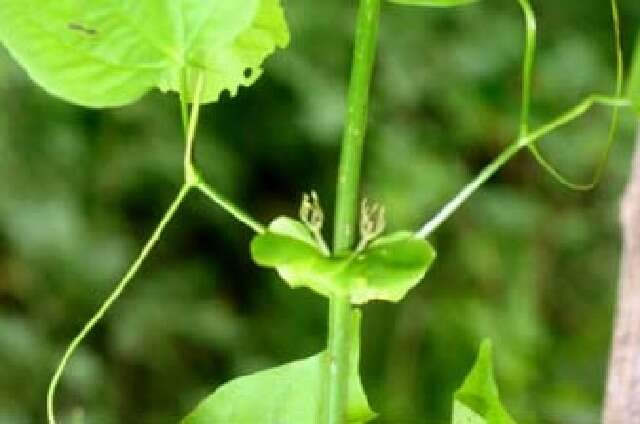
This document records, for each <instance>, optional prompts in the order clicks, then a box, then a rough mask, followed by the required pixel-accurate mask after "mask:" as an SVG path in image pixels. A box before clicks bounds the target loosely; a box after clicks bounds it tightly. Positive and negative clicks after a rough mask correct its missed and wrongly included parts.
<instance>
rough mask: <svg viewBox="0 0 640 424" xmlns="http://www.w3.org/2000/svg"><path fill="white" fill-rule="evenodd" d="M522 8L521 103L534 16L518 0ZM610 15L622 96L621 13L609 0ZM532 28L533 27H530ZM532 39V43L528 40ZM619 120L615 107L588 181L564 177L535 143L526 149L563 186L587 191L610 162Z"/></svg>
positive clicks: (617, 93)
mask: <svg viewBox="0 0 640 424" xmlns="http://www.w3.org/2000/svg"><path fill="white" fill-rule="evenodd" d="M518 2H519V3H520V6H521V7H522V10H523V12H524V14H525V19H526V21H527V46H526V48H525V65H524V83H523V105H524V104H526V102H528V100H526V101H525V98H528V97H529V95H530V94H529V93H530V79H531V74H532V67H533V55H534V48H535V15H534V13H533V9H532V8H531V6H530V4H529V2H528V0H518ZM611 14H612V19H613V30H614V39H615V42H614V44H615V54H616V89H615V96H616V97H620V96H621V95H622V88H623V80H624V62H623V58H622V45H621V37H620V14H619V12H618V4H617V1H616V0H611ZM531 21H533V27H532V26H531V25H530V22H531ZM532 28H533V30H532ZM531 39H533V42H532V41H531ZM526 110H527V112H526V113H527V114H528V105H527V106H526ZM524 111H525V106H523V115H524V113H525V112H524ZM523 119H524V122H525V127H524V128H525V130H526V122H527V119H528V118H523ZM618 121H619V109H618V107H616V106H614V109H613V112H612V116H611V124H610V126H609V133H608V136H607V144H606V146H605V149H604V152H603V154H602V159H600V161H599V163H598V166H597V168H596V171H595V172H594V174H593V177H592V179H591V181H590V182H589V183H586V184H584V183H576V182H573V181H571V180H570V179H569V178H567V177H566V176H564V175H562V174H561V173H560V171H558V170H557V169H556V168H555V167H554V166H553V165H552V164H551V163H550V162H549V160H547V159H546V158H545V157H544V156H543V154H542V152H540V150H539V149H538V146H537V145H536V143H531V144H529V146H528V147H529V151H530V152H531V154H532V155H533V157H534V158H535V159H536V161H537V162H538V163H539V164H540V166H542V168H544V170H546V171H547V172H548V173H549V174H550V175H551V176H552V177H553V178H554V179H555V180H557V181H558V182H559V183H560V184H562V185H563V186H565V187H567V188H569V189H571V190H577V191H587V190H591V189H593V188H594V187H595V186H597V185H598V183H599V182H600V180H601V179H602V175H603V173H604V169H605V167H606V165H607V162H608V161H609V155H610V153H611V149H612V147H613V144H614V142H615V136H616V132H617V130H618ZM525 135H526V132H525V133H524V134H523V133H522V121H521V132H520V136H521V137H522V136H525Z"/></svg>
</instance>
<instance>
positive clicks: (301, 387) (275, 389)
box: [182, 311, 376, 424]
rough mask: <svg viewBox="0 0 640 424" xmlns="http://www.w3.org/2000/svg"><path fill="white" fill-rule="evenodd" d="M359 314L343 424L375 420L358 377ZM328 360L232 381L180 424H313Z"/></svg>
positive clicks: (356, 314)
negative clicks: (345, 419) (345, 422)
mask: <svg viewBox="0 0 640 424" xmlns="http://www.w3.org/2000/svg"><path fill="white" fill-rule="evenodd" d="M359 322H360V311H354V312H353V314H352V325H353V329H354V331H352V334H353V340H352V343H351V346H352V353H351V364H350V368H351V375H350V377H349V385H350V386H349V403H348V405H347V423H348V424H364V423H366V422H368V421H370V420H372V419H373V418H375V417H376V414H375V413H374V412H373V411H372V410H371V408H370V407H369V402H368V401H367V397H366V395H365V393H364V389H363V388H362V383H361V382H360V377H359V375H358V366H359V352H360V346H359V345H360V335H359V334H358V330H357V329H359V328H360V326H359ZM327 360H328V356H327V354H326V352H321V353H319V354H317V355H315V356H312V357H310V358H307V359H303V360H300V361H296V362H291V363H289V364H286V365H282V366H279V367H276V368H271V369H268V370H266V371H261V372H258V373H256V374H252V375H249V376H246V377H240V378H238V379H235V380H233V381H231V382H229V383H227V384H225V385H224V386H222V387H220V388H219V389H218V390H216V391H215V392H214V393H213V394H212V395H210V396H209V397H207V398H206V399H205V400H203V401H202V402H201V403H200V405H198V406H197V407H196V409H195V410H194V411H193V412H191V413H190V414H189V415H188V416H187V417H186V418H185V419H184V420H183V421H182V424H248V423H256V424H285V423H286V424H288V423H295V424H316V423H317V416H318V412H319V411H320V408H321V399H322V388H323V384H322V375H323V373H322V371H323V369H324V367H326V365H327V364H326V361H327Z"/></svg>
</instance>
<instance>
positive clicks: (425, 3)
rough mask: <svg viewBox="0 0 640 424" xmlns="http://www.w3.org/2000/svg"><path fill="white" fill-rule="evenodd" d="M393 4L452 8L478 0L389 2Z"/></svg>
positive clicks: (391, 0) (409, 0) (408, 0)
mask: <svg viewBox="0 0 640 424" xmlns="http://www.w3.org/2000/svg"><path fill="white" fill-rule="evenodd" d="M389 1H390V2H391V3H396V4H406V5H409V6H428V7H452V6H462V5H465V4H471V3H475V2H477V1H478V0H389Z"/></svg>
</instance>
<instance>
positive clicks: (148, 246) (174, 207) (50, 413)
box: [47, 184, 191, 424]
mask: <svg viewBox="0 0 640 424" xmlns="http://www.w3.org/2000/svg"><path fill="white" fill-rule="evenodd" d="M190 189H191V186H189V185H188V184H183V186H182V188H180V191H179V192H178V195H177V196H176V198H175V199H174V201H173V202H172V203H171V206H170V207H169V209H167V211H166V212H165V214H164V216H163V217H162V220H161V221H160V223H159V224H158V226H157V227H156V229H155V230H154V231H153V234H152V235H151V238H150V239H149V240H148V241H147V242H146V243H145V245H144V247H143V249H142V251H141V252H140V254H139V255H138V257H137V258H136V260H135V261H134V262H133V264H132V265H131V267H130V268H129V269H128V270H127V273H126V274H125V276H124V277H123V278H122V280H120V282H119V283H118V284H117V286H116V288H115V289H114V290H113V292H111V294H110V295H109V297H108V298H107V300H105V301H104V303H103V304H102V305H101V306H100V309H98V311H97V312H96V313H95V314H94V315H93V316H92V317H91V319H89V321H87V323H86V324H85V325H84V327H83V328H82V330H81V331H80V333H78V335H77V336H76V337H75V338H74V339H73V340H72V341H71V343H70V344H69V346H68V347H67V350H66V351H65V353H64V355H63V356H62V359H61V360H60V363H59V364H58V368H57V369H56V371H55V373H54V375H53V377H52V378H51V382H50V383H49V389H48V390H47V417H48V420H49V424H55V423H56V419H55V413H54V409H53V400H54V395H55V392H56V388H57V386H58V382H59V380H60V377H61V376H62V373H63V372H64V370H65V368H66V366H67V362H69V359H70V358H71V355H73V353H74V352H75V350H76V349H77V347H78V345H80V343H81V342H82V341H83V340H84V338H85V337H86V336H87V335H88V334H89V333H90V332H91V330H92V329H93V327H95V326H96V324H97V323H98V322H99V321H100V320H101V319H102V317H104V315H105V314H106V313H107V311H108V310H109V308H110V307H111V305H113V303H114V302H115V301H116V300H118V298H119V297H120V295H122V292H123V291H124V289H125V288H126V287H127V285H128V284H129V282H130V281H131V280H132V279H133V277H134V276H135V275H136V273H137V272H138V270H139V269H140V266H141V265H142V263H143V262H144V260H145V259H146V258H147V256H149V253H151V250H152V249H153V248H154V246H155V245H156V244H157V243H158V241H159V240H160V237H161V236H162V232H163V231H164V229H165V227H166V226H167V224H169V222H170V221H171V219H172V218H173V217H174V215H175V214H176V212H177V211H178V209H179V208H180V205H182V202H183V201H184V199H185V198H186V196H187V194H188V193H189V191H190Z"/></svg>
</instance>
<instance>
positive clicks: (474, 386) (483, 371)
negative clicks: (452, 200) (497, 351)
mask: <svg viewBox="0 0 640 424" xmlns="http://www.w3.org/2000/svg"><path fill="white" fill-rule="evenodd" d="M452 424H516V422H515V421H514V420H513V418H511V417H510V416H509V414H508V413H507V411H506V410H505V409H504V407H503V406H502V404H501V403H500V395H499V393H498V386H497V384H496V381H495V377H494V376H493V361H492V357H491V342H490V341H489V340H485V341H483V342H482V345H481V346H480V352H479V353H478V359H477V360H476V363H475V365H474V366H473V369H471V371H470V372H469V374H468V375H467V378H466V379H465V381H464V383H463V384H462V387H460V388H459V389H458V390H457V391H456V392H455V394H454V395H453V419H452Z"/></svg>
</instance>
